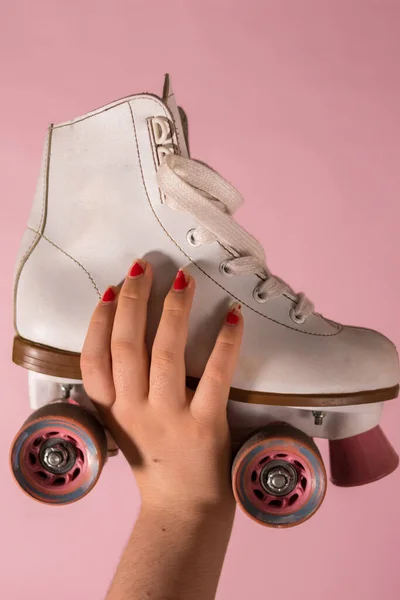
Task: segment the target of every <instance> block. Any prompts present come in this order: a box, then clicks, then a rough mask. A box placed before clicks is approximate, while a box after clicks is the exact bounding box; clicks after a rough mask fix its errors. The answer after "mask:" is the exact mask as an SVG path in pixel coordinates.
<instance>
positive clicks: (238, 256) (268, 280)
mask: <svg viewBox="0 0 400 600" xmlns="http://www.w3.org/2000/svg"><path fill="white" fill-rule="evenodd" d="M157 182H158V185H159V187H160V189H161V190H162V192H163V193H164V194H165V202H166V204H167V205H168V206H169V207H170V208H172V209H174V210H181V211H185V212H187V213H189V214H190V215H192V217H194V219H196V221H197V222H198V223H199V226H198V227H196V229H194V230H192V232H191V234H190V235H191V240H192V243H193V244H195V245H197V244H207V243H210V242H215V241H218V242H220V243H221V244H222V245H223V246H225V248H227V249H228V250H229V252H230V253H232V254H233V257H232V258H231V259H229V260H226V261H224V262H223V263H222V265H221V270H222V271H223V272H225V273H226V274H232V275H249V274H256V275H258V276H259V277H260V278H261V281H260V283H259V285H257V287H256V288H255V290H254V292H253V295H254V297H255V299H256V300H257V301H258V302H266V301H267V300H269V299H270V298H274V297H276V296H280V295H281V294H289V295H290V296H292V297H293V298H294V302H295V306H294V307H293V309H292V311H291V317H292V319H293V320H294V321H295V322H298V323H302V322H304V320H305V319H306V318H307V317H308V316H309V315H310V314H311V313H312V312H313V310H314V305H313V304H312V302H311V301H310V300H308V298H306V296H305V295H304V294H302V293H301V294H295V293H294V292H293V290H292V289H291V288H290V286H289V285H288V284H287V283H285V282H284V281H282V280H281V279H279V277H276V276H275V275H272V273H271V272H270V271H269V269H268V267H267V264H266V262H265V252H264V249H263V247H262V246H261V244H260V243H259V242H258V241H257V240H256V239H255V238H254V237H253V236H252V235H250V234H249V233H248V232H247V231H246V230H245V229H243V227H241V226H240V225H239V224H238V223H237V222H236V221H235V220H234V219H233V218H232V215H233V214H234V212H235V211H236V210H237V209H238V207H239V206H240V205H241V203H242V202H243V199H242V197H241V195H240V193H239V192H238V191H237V190H236V189H235V188H234V187H233V186H232V185H231V184H230V183H228V182H227V181H225V179H223V178H222V177H221V176H220V175H218V173H216V172H215V171H213V170H212V169H210V168H209V167H207V166H206V165H204V164H202V163H200V162H197V161H195V160H192V159H190V158H184V157H183V156H178V155H176V154H168V155H166V158H165V160H164V162H163V164H162V165H161V166H160V167H159V169H158V173H157Z"/></svg>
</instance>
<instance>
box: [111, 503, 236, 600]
mask: <svg viewBox="0 0 400 600" xmlns="http://www.w3.org/2000/svg"><path fill="white" fill-rule="evenodd" d="M233 517H234V508H233V506H232V505H231V504H230V505H229V506H227V507H223V508H218V509H215V508H212V509H208V510H201V511H199V510H190V511H185V510H183V509H182V511H178V510H176V509H172V510H169V511H168V510H163V511H161V510H160V509H146V508H142V510H141V512H140V514H139V517H138V520H137V522H136V524H135V527H134V530H133V533H132V535H131V537H130V539H129V542H128V545H127V547H126V549H125V551H124V554H123V556H122V558H121V561H120V564H119V566H118V569H117V572H116V574H115V577H114V580H113V582H112V585H111V588H110V590H109V593H108V595H107V599H106V600H188V599H189V598H190V600H212V599H213V598H214V597H215V593H216V589H217V585H218V580H219V575H220V572H221V568H222V565H223V561H224V557H225V552H226V548H227V545H228V542H229V537H230V534H231V530H232V524H233Z"/></svg>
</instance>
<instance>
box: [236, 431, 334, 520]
mask: <svg viewBox="0 0 400 600" xmlns="http://www.w3.org/2000/svg"><path fill="white" fill-rule="evenodd" d="M232 486H233V492H234V494H235V498H236V501H237V503H238V504H239V506H240V507H241V509H242V510H243V511H244V512H245V513H246V514H247V515H248V516H250V517H251V518H252V519H254V520H255V521H257V522H258V523H261V524H262V525H267V526H269V527H293V526H294V525H300V524H301V523H303V522H304V521H306V520H307V519H309V518H310V517H311V516H312V515H313V514H314V513H315V512H316V511H317V510H318V508H319V507H320V505H321V503H322V501H323V499H324V496H325V491H326V472H325V467H324V463H323V461H322V458H321V455H320V453H319V450H318V448H317V446H316V445H315V444H314V442H313V440H312V439H311V438H310V437H308V436H307V435H306V434H305V433H303V432H302V431H299V430H298V429H295V428H294V427H291V426H290V425H286V424H285V423H273V424H271V425H268V426H267V427H264V428H263V429H262V430H260V431H258V432H257V433H256V434H254V435H253V436H252V437H251V438H250V439H249V440H247V442H246V443H245V444H244V445H243V446H242V447H241V448H240V450H239V451H238V453H237V455H236V457H235V460H234V462H233V466H232Z"/></svg>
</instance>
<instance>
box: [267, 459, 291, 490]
mask: <svg viewBox="0 0 400 600" xmlns="http://www.w3.org/2000/svg"><path fill="white" fill-rule="evenodd" d="M260 483H261V485H262V486H263V488H264V490H265V491H266V492H268V494H272V495H273V496H285V495H286V494H289V493H290V492H291V491H293V490H294V488H295V487H296V485H297V471H296V469H295V467H294V466H293V465H291V464H290V463H289V462H286V461H284V460H271V461H270V462H269V463H267V464H266V465H265V467H264V468H263V470H262V471H261V473H260Z"/></svg>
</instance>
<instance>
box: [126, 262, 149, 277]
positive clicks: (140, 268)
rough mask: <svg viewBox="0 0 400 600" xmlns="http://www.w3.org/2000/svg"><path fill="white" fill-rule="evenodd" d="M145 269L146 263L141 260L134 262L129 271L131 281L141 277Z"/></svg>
mask: <svg viewBox="0 0 400 600" xmlns="http://www.w3.org/2000/svg"><path fill="white" fill-rule="evenodd" d="M145 268H146V263H145V262H144V261H143V260H136V261H135V262H134V263H133V265H132V266H131V268H130V270H129V277H130V278H131V279H136V278H137V277H141V275H143V273H144V270H145Z"/></svg>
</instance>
